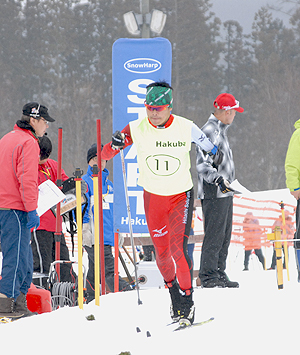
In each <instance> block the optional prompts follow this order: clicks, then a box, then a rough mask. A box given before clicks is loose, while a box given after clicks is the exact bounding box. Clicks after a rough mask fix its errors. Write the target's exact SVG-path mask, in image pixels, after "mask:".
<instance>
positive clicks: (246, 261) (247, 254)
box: [244, 249, 265, 268]
mask: <svg viewBox="0 0 300 355" xmlns="http://www.w3.org/2000/svg"><path fill="white" fill-rule="evenodd" d="M251 252H252V250H245V259H244V266H245V267H248V265H249V258H250V255H251ZM254 253H255V255H256V256H257V257H258V260H259V261H260V262H261V263H262V266H263V268H265V258H264V256H263V253H262V250H261V249H254Z"/></svg>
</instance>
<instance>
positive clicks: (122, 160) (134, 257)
mask: <svg viewBox="0 0 300 355" xmlns="http://www.w3.org/2000/svg"><path fill="white" fill-rule="evenodd" d="M120 154H121V163H122V172H123V181H124V190H125V197H126V207H127V215H128V224H129V232H130V241H131V248H132V253H133V261H134V274H135V287H136V291H137V297H138V304H139V305H140V304H142V301H141V299H140V288H139V280H138V276H137V267H136V255H135V247H134V241H133V231H132V223H131V211H130V204H129V197H128V188H127V181H126V168H125V160H124V152H123V149H122V148H121V149H120Z"/></svg>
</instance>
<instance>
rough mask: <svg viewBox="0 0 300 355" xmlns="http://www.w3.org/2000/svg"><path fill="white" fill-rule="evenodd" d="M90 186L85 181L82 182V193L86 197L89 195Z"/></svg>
mask: <svg viewBox="0 0 300 355" xmlns="http://www.w3.org/2000/svg"><path fill="white" fill-rule="evenodd" d="M87 190H88V185H87V183H86V182H85V181H84V180H81V193H82V194H83V195H84V194H86V193H87Z"/></svg>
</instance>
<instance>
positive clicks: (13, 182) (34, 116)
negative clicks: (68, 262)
mask: <svg viewBox="0 0 300 355" xmlns="http://www.w3.org/2000/svg"><path fill="white" fill-rule="evenodd" d="M54 121H55V120H54V119H53V118H52V117H50V116H49V114H48V109H47V107H45V106H42V105H40V104H39V103H37V102H29V103H27V104H26V105H24V106H23V115H22V117H21V120H18V121H17V122H16V124H15V126H14V129H13V131H11V132H9V133H7V134H6V135H5V136H4V137H3V138H2V139H1V140H0V166H1V173H2V176H3V181H2V183H1V184H0V240H1V247H2V256H3V260H2V275H1V276H2V279H1V280H0V317H1V316H5V317H10V318H18V317H23V316H28V315H31V312H30V311H29V310H28V308H27V305H26V295H27V292H28V289H29V287H30V284H31V280H32V272H33V262H32V251H31V247H30V229H31V228H38V226H39V224H40V219H39V216H38V215H37V212H36V209H37V202H38V163H39V153H40V149H39V144H38V136H43V135H44V134H45V132H46V130H47V128H48V127H49V125H48V122H54Z"/></svg>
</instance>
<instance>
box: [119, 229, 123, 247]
mask: <svg viewBox="0 0 300 355" xmlns="http://www.w3.org/2000/svg"><path fill="white" fill-rule="evenodd" d="M123 244H124V235H123V233H119V249H120V248H122V246H123Z"/></svg>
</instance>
